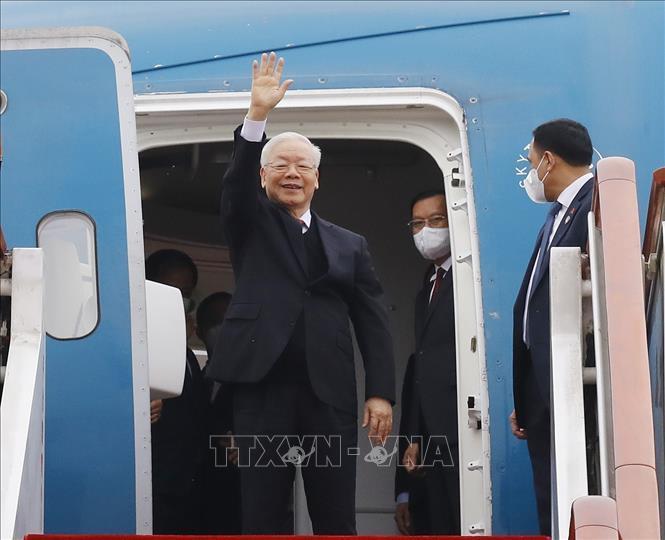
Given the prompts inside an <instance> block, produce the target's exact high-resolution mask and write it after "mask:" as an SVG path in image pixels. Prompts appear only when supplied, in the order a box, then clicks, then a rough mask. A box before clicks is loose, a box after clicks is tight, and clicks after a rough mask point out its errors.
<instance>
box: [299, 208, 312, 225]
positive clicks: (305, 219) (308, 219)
mask: <svg viewBox="0 0 665 540" xmlns="http://www.w3.org/2000/svg"><path fill="white" fill-rule="evenodd" d="M300 221H302V222H304V223H305V226H306V227H307V228H308V229H309V227H310V225H311V224H312V212H310V210H309V209H307V211H306V212H305V213H304V214H303V215H302V216H300Z"/></svg>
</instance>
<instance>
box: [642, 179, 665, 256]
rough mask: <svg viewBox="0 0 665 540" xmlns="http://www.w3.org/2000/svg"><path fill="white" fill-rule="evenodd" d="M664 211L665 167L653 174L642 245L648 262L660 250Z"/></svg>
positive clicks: (643, 253)
mask: <svg viewBox="0 0 665 540" xmlns="http://www.w3.org/2000/svg"><path fill="white" fill-rule="evenodd" d="M663 210H665V167H661V168H660V169H656V170H655V171H654V172H653V180H652V182H651V193H650V194H649V210H648V212H647V223H646V228H645V229H644V243H643V244H642V255H644V259H645V260H646V261H648V260H649V255H651V254H652V253H656V250H657V249H658V238H659V236H660V228H661V223H662V221H663Z"/></svg>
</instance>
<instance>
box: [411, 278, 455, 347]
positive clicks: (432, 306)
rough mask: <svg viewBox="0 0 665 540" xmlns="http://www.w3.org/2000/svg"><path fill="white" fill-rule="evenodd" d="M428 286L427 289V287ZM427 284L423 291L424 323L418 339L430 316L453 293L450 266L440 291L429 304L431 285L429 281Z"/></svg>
mask: <svg viewBox="0 0 665 540" xmlns="http://www.w3.org/2000/svg"><path fill="white" fill-rule="evenodd" d="M428 284H429V287H428ZM428 284H426V285H425V288H424V289H423V292H424V299H425V322H424V323H423V327H422V330H421V331H420V335H419V336H418V339H420V338H421V337H422V334H423V332H425V329H426V328H427V326H428V324H429V322H430V320H431V318H432V314H433V313H434V312H435V311H436V309H437V307H438V306H439V304H440V303H441V302H442V301H443V299H444V298H447V297H448V295H449V294H451V293H452V291H453V269H452V266H451V267H450V268H449V269H448V271H447V272H446V275H445V276H443V280H442V281H441V290H440V291H439V293H438V294H437V295H436V297H435V298H433V299H432V302H431V303H430V302H429V295H430V293H431V291H432V286H433V283H432V282H431V281H430V282H428Z"/></svg>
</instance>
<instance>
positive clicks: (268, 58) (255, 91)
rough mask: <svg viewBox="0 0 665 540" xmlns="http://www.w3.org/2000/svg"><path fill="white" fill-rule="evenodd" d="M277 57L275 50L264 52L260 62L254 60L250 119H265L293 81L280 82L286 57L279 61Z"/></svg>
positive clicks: (248, 115) (248, 114)
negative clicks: (268, 52)
mask: <svg viewBox="0 0 665 540" xmlns="http://www.w3.org/2000/svg"><path fill="white" fill-rule="evenodd" d="M276 58H277V57H276V55H275V53H274V52H271V53H270V54H269V55H268V54H266V53H263V54H262V55H261V63H260V64H259V63H258V62H257V61H256V60H254V61H253V62H252V99H251V103H250V106H249V112H248V113H247V118H249V119H250V120H265V119H266V118H267V117H268V113H270V111H272V110H273V109H274V108H275V106H276V105H277V104H278V103H279V102H280V101H282V98H283V97H284V94H285V93H286V91H287V90H288V88H289V86H291V83H292V82H293V80H292V79H287V80H285V81H284V82H283V83H281V84H280V82H279V81H280V79H281V78H282V71H284V58H280V59H279V60H277V61H276Z"/></svg>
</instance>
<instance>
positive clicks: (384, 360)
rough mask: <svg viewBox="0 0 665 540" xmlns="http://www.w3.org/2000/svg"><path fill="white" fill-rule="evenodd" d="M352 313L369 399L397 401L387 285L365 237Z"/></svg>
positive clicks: (359, 260)
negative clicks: (383, 285)
mask: <svg viewBox="0 0 665 540" xmlns="http://www.w3.org/2000/svg"><path fill="white" fill-rule="evenodd" d="M349 315H350V317H351V321H352V322H353V327H354V329H355V331H356V339H357V341H358V346H359V347H360V352H361V354H362V357H363V363H364V365H365V399H366V400H367V399H369V398H371V397H380V398H384V399H387V400H388V401H390V403H391V404H394V403H395V360H394V358H393V343H392V337H391V335H390V329H389V326H388V313H387V311H386V308H385V306H384V304H383V289H382V288H381V284H380V283H379V280H378V279H377V277H376V273H375V271H374V265H373V264H372V259H371V257H370V254H369V250H368V249H367V241H366V240H365V239H364V238H362V241H361V247H360V254H359V255H358V256H357V260H356V262H355V276H354V289H353V299H352V302H351V306H350V313H349Z"/></svg>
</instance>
